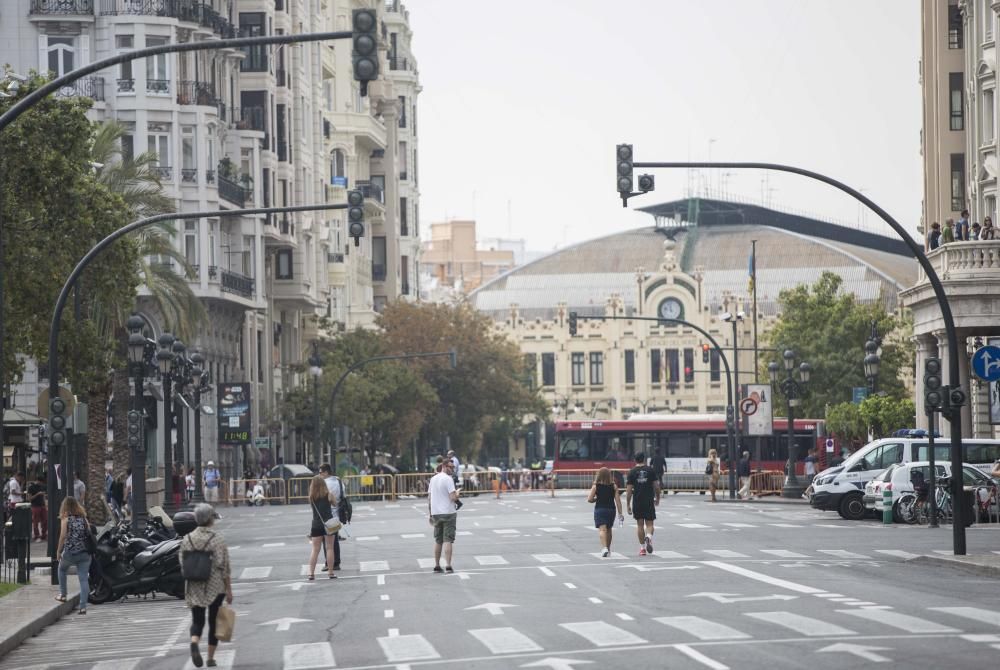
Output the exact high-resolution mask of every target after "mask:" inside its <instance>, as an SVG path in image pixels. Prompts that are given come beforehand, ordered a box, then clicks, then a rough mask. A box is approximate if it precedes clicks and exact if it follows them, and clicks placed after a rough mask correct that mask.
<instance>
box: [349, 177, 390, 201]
mask: <svg viewBox="0 0 1000 670" xmlns="http://www.w3.org/2000/svg"><path fill="white" fill-rule="evenodd" d="M356 187H357V189H358V190H359V191H361V193H362V194H363V195H364V196H365V198H369V199H371V200H375V201H377V202H379V203H380V204H382V205H384V204H385V193H384V192H383V191H382V187H381V186H380V185H379V184H373V183H371V182H368V181H359V182H357V186H356Z"/></svg>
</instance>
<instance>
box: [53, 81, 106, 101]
mask: <svg viewBox="0 0 1000 670" xmlns="http://www.w3.org/2000/svg"><path fill="white" fill-rule="evenodd" d="M56 95H61V96H63V97H65V98H72V97H81V98H90V99H91V100H95V101H97V102H104V77H84V78H83V79H77V80H76V81H74V82H73V83H72V84H67V85H66V86H63V87H62V88H60V89H59V90H58V91H57V92H56Z"/></svg>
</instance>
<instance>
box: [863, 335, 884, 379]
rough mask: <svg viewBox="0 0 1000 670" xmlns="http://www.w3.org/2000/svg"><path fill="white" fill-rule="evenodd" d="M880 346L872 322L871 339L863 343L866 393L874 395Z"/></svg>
mask: <svg viewBox="0 0 1000 670" xmlns="http://www.w3.org/2000/svg"><path fill="white" fill-rule="evenodd" d="M881 346H882V338H881V337H879V335H878V327H877V324H876V323H875V322H874V321H872V332H871V337H869V338H868V341H867V342H865V352H866V353H865V359H864V365H865V379H867V380H868V393H869V395H875V382H876V381H878V367H879V363H880V362H881V360H882V359H881V357H880V356H879V355H878V350H879V347H881Z"/></svg>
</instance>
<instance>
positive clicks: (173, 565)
mask: <svg viewBox="0 0 1000 670" xmlns="http://www.w3.org/2000/svg"><path fill="white" fill-rule="evenodd" d="M146 542H148V540H145V539H144V538H133V537H131V536H130V535H129V534H128V533H127V530H126V529H125V528H123V527H121V526H117V525H112V526H110V527H108V528H107V529H106V530H104V531H103V532H102V533H101V534H100V536H99V537H98V539H97V553H96V554H95V556H94V560H93V561H91V563H90V602H92V603H95V604H101V603H105V602H108V601H111V600H118V599H120V598H123V597H125V596H130V595H147V594H150V593H152V594H155V593H165V594H167V595H171V596H174V597H177V598H183V597H184V578H183V577H182V576H181V564H180V545H181V541H180V540H177V539H174V540H167V541H165V542H160V543H159V544H155V545H152V546H148V547H146V548H141V550H140V551H138V552H137V553H135V554H134V555H132V551H133V550H134V549H137V548H140V547H142V543H146Z"/></svg>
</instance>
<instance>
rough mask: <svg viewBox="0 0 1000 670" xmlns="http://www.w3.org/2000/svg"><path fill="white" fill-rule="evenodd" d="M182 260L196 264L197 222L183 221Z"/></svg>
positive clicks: (189, 263)
mask: <svg viewBox="0 0 1000 670" xmlns="http://www.w3.org/2000/svg"><path fill="white" fill-rule="evenodd" d="M184 260H185V261H187V264H188V265H198V223H197V222H195V221H185V222H184Z"/></svg>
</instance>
